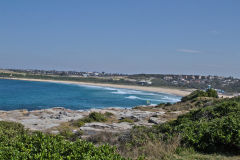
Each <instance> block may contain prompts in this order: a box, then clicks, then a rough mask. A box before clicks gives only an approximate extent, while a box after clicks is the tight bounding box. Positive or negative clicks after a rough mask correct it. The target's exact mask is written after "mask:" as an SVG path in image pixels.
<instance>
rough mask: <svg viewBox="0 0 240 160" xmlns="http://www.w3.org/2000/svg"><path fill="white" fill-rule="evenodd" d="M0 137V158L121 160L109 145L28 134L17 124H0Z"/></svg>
mask: <svg viewBox="0 0 240 160" xmlns="http://www.w3.org/2000/svg"><path fill="white" fill-rule="evenodd" d="M0 134H1V135H0V137H1V139H0V159H14V160H18V159H19V160H20V159H35V160H38V159H39V160H40V159H41V160H44V159H51V160H61V159H76V160H77V159H82V160H90V159H94V160H95V159H100V160H105V159H106V160H112V159H113V160H122V159H124V158H122V157H121V156H120V155H119V154H118V153H117V152H116V150H115V148H113V147H111V146H109V145H101V146H98V147H96V146H94V145H93V144H92V143H90V142H86V141H82V140H77V141H75V142H71V141H68V140H65V139H64V138H63V137H62V136H54V135H48V134H43V133H41V132H35V133H28V132H27V131H26V130H24V129H23V126H22V125H20V124H18V123H12V122H0ZM5 134H6V135H5ZM4 135H5V136H4Z"/></svg>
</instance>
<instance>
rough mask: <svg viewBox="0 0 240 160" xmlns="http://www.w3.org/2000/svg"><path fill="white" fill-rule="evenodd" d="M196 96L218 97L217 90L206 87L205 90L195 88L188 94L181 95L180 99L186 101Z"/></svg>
mask: <svg viewBox="0 0 240 160" xmlns="http://www.w3.org/2000/svg"><path fill="white" fill-rule="evenodd" d="M197 97H213V98H218V94H217V91H215V90H214V89H208V90H207V91H206V92H205V91H202V90H196V91H194V92H192V93H191V94H189V95H188V96H185V97H182V99H181V101H182V102H186V101H189V100H193V99H195V98H197Z"/></svg>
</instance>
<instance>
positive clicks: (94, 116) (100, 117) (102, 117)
mask: <svg viewBox="0 0 240 160" xmlns="http://www.w3.org/2000/svg"><path fill="white" fill-rule="evenodd" d="M109 117H110V112H108V113H105V114H102V113H98V112H92V113H90V114H89V115H88V116H87V117H85V118H82V119H78V120H75V121H73V122H72V125H73V126H76V127H82V126H83V125H84V124H85V123H91V122H106V121H107V118H109Z"/></svg>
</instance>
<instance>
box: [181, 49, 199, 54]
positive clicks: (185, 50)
mask: <svg viewBox="0 0 240 160" xmlns="http://www.w3.org/2000/svg"><path fill="white" fill-rule="evenodd" d="M177 51H178V52H182V53H201V52H200V51H198V50H192V49H177Z"/></svg>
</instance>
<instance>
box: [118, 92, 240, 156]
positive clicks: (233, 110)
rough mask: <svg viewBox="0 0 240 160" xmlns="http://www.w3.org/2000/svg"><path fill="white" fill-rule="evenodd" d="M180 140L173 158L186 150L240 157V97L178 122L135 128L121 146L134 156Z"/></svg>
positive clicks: (196, 111)
mask: <svg viewBox="0 0 240 160" xmlns="http://www.w3.org/2000/svg"><path fill="white" fill-rule="evenodd" d="M176 137H179V139H178V141H179V145H178V147H177V148H176V149H175V151H173V150H171V151H173V152H172V153H171V154H176V153H177V152H179V151H181V150H184V148H193V149H194V150H195V151H200V152H204V153H208V154H209V153H224V154H226V153H227V154H229V153H231V154H234V155H240V97H237V98H232V99H222V100H218V101H215V102H212V103H210V105H208V106H203V107H201V108H199V109H196V110H193V111H190V112H189V113H187V114H184V115H181V116H179V117H178V118H177V119H176V120H173V121H170V122H167V123H164V124H160V125H154V126H153V127H151V128H148V127H134V128H133V129H132V130H131V131H130V132H129V133H128V134H125V135H123V136H121V137H120V142H121V144H122V148H125V149H126V148H128V149H129V150H128V151H129V152H131V151H136V150H139V149H141V148H142V149H143V148H144V147H146V146H147V145H150V144H157V143H156V142H159V143H160V142H161V143H162V144H165V145H168V144H171V142H172V141H173V140H174V139H176ZM163 142H164V143H163ZM152 148H153V147H152ZM145 149H146V148H145ZM142 153H146V154H145V156H147V157H151V156H152V154H151V153H150V154H149V153H148V152H142ZM159 153H160V151H159ZM162 155H163V154H162Z"/></svg>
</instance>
